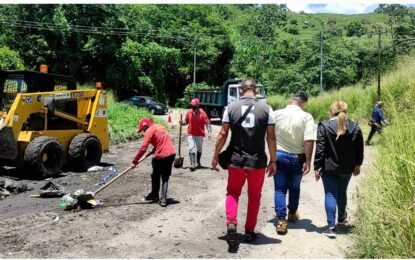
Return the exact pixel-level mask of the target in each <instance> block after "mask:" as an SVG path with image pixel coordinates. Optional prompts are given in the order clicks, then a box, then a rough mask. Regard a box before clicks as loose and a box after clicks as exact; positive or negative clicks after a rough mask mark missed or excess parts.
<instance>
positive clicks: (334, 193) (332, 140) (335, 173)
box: [314, 101, 363, 238]
mask: <svg viewBox="0 0 415 260" xmlns="http://www.w3.org/2000/svg"><path fill="white" fill-rule="evenodd" d="M346 114H347V104H346V103H345V102H343V101H336V102H334V103H333V104H332V105H331V107H330V116H331V118H330V120H327V121H324V122H322V123H320V124H319V126H318V132H317V144H316V153H315V158H314V171H315V177H316V180H317V181H318V180H319V178H320V176H321V177H322V180H323V186H324V193H325V208H326V214H327V223H328V229H327V230H326V231H325V232H324V234H325V235H327V236H328V237H330V238H335V237H336V233H335V232H336V222H335V219H336V205H337V207H338V218H337V222H338V223H337V224H338V225H344V224H346V220H347V212H346V204H347V186H348V184H349V181H350V178H351V176H352V174H353V175H354V176H357V175H359V173H360V166H361V165H362V162H363V135H362V131H361V130H360V128H359V126H358V125H357V124H356V123H354V122H352V121H350V120H348V119H347V118H346Z"/></svg>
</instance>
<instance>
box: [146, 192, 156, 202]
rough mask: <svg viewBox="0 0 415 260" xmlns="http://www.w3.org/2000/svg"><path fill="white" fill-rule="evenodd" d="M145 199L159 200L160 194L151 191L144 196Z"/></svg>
mask: <svg viewBox="0 0 415 260" xmlns="http://www.w3.org/2000/svg"><path fill="white" fill-rule="evenodd" d="M144 200H145V201H153V202H157V201H158V200H159V196H158V195H154V194H153V193H151V192H150V193H149V194H148V195H147V196H145V197H144Z"/></svg>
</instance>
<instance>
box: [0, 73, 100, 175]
mask: <svg viewBox="0 0 415 260" xmlns="http://www.w3.org/2000/svg"><path fill="white" fill-rule="evenodd" d="M107 151H108V118H107V100H106V92H105V90H102V89H101V88H100V87H99V86H97V88H96V89H90V90H77V89H76V81H75V80H74V79H73V78H72V77H69V76H63V75H57V74H49V73H42V72H35V71H0V166H14V167H19V168H21V167H22V168H25V169H26V171H30V172H34V173H37V174H38V175H40V177H43V178H47V177H51V176H54V175H57V174H58V173H59V172H60V171H61V168H62V165H63V164H64V163H70V165H71V166H74V167H75V168H76V170H80V171H83V170H86V169H87V168H89V167H91V166H93V165H96V164H98V163H99V162H100V160H101V156H102V153H103V152H107Z"/></svg>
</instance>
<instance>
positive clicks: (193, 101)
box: [190, 98, 199, 106]
mask: <svg viewBox="0 0 415 260" xmlns="http://www.w3.org/2000/svg"><path fill="white" fill-rule="evenodd" d="M190 105H192V106H198V105H199V99H198V98H194V99H192V101H190Z"/></svg>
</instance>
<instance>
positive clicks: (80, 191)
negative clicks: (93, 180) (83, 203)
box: [72, 189, 85, 197]
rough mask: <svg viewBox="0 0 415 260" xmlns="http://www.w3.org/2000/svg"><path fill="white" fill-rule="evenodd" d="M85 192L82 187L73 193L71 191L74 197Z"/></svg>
mask: <svg viewBox="0 0 415 260" xmlns="http://www.w3.org/2000/svg"><path fill="white" fill-rule="evenodd" d="M84 193H85V191H84V190H83V189H79V190H76V191H75V192H74V193H72V194H73V195H74V196H75V197H78V196H79V195H81V194H84Z"/></svg>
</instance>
